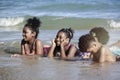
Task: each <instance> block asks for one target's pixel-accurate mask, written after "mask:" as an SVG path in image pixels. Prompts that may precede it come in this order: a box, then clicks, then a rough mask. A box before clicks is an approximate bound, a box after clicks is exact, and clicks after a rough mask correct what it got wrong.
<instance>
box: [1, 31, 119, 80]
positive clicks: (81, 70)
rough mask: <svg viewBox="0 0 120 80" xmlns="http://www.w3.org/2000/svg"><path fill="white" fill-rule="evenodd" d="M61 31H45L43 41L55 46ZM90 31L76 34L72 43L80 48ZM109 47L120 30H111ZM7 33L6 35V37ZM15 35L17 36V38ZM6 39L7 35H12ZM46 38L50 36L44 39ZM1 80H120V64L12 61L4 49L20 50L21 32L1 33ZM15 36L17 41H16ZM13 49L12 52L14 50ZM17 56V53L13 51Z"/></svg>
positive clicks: (36, 59) (33, 58)
mask: <svg viewBox="0 0 120 80" xmlns="http://www.w3.org/2000/svg"><path fill="white" fill-rule="evenodd" d="M56 32H57V30H52V31H51V30H42V31H40V35H39V38H40V39H41V40H42V41H43V43H44V44H51V42H50V40H51V39H52V38H54V37H55V35H56ZM87 32H88V30H80V31H76V33H75V36H74V38H73V40H72V43H75V44H77V41H78V38H79V36H81V35H82V34H85V33H87ZM109 32H110V41H109V43H108V44H111V43H114V42H116V41H117V40H119V39H120V38H119V34H120V31H119V30H110V31H109ZM5 33H6V34H5ZM13 33H14V34H13ZM8 34H9V36H7V37H5V36H4V35H8ZM44 35H46V36H44ZM0 36H1V41H0V51H1V53H0V80H119V79H120V69H119V68H120V62H119V61H118V62H116V63H104V64H98V63H92V62H91V61H80V60H79V59H77V60H76V59H75V60H71V61H65V60H60V59H58V58H56V59H50V58H47V57H39V56H19V57H11V54H8V53H6V52H4V49H9V50H11V51H12V50H17V49H18V48H19V49H20V45H19V44H20V40H21V39H22V37H21V32H1V34H0ZM13 36H14V37H13ZM10 47H11V48H10ZM13 52H14V51H13Z"/></svg>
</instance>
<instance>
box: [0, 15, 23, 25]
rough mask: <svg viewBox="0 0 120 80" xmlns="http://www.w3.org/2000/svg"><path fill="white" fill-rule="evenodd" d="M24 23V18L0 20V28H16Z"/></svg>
mask: <svg viewBox="0 0 120 80" xmlns="http://www.w3.org/2000/svg"><path fill="white" fill-rule="evenodd" d="M23 21H24V17H7V18H0V26H5V27H6V26H15V25H18V24H20V23H22V22H23Z"/></svg>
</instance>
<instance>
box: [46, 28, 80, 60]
mask: <svg viewBox="0 0 120 80" xmlns="http://www.w3.org/2000/svg"><path fill="white" fill-rule="evenodd" d="M72 38H73V30H72V29H71V28H63V29H61V30H59V31H58V33H57V35H56V38H55V39H53V40H52V45H51V48H50V50H49V53H48V57H50V58H53V57H60V58H61V59H72V58H73V57H74V56H75V55H77V50H78V49H77V48H76V46H75V45H73V44H71V43H70V41H71V39H72Z"/></svg>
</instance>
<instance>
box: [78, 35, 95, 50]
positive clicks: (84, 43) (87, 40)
mask: <svg viewBox="0 0 120 80" xmlns="http://www.w3.org/2000/svg"><path fill="white" fill-rule="evenodd" d="M94 41H95V39H94V37H93V36H92V35H90V34H85V35H82V36H81V37H80V38H79V42H78V47H79V49H80V51H81V52H87V49H88V48H89V46H90V44H91V42H94Z"/></svg>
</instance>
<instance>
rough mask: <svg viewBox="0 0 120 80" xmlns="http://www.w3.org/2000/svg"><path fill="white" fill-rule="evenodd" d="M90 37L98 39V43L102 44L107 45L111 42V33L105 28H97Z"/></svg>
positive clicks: (93, 29) (91, 32)
mask: <svg viewBox="0 0 120 80" xmlns="http://www.w3.org/2000/svg"><path fill="white" fill-rule="evenodd" d="M89 33H90V35H92V36H95V37H97V39H98V41H99V42H100V43H102V44H107V42H108V40H109V33H108V31H107V30H105V28H103V27H95V28H92V29H91V30H90V32H89Z"/></svg>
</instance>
